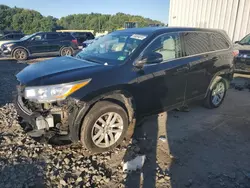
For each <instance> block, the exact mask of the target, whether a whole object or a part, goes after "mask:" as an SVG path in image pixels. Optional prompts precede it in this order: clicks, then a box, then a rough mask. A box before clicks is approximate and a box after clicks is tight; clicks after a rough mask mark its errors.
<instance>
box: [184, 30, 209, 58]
mask: <svg viewBox="0 0 250 188" xmlns="http://www.w3.org/2000/svg"><path fill="white" fill-rule="evenodd" d="M183 39H184V45H185V51H184V55H185V56H190V55H196V54H201V53H206V52H209V51H212V49H211V46H210V41H209V34H208V33H202V32H201V33H196V32H190V33H184V34H183Z"/></svg>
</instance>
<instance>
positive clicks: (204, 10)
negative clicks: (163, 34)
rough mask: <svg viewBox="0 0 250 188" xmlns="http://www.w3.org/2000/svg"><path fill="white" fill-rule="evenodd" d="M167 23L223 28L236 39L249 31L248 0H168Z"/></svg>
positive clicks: (171, 24) (249, 10)
mask: <svg viewBox="0 0 250 188" xmlns="http://www.w3.org/2000/svg"><path fill="white" fill-rule="evenodd" d="M168 23H169V26H183V27H203V28H219V29H223V30H225V31H226V32H227V33H228V35H229V36H230V38H231V39H232V40H233V41H237V40H240V39H242V38H243V37H244V36H245V35H247V34H249V33H250V0H170V9H169V22H168Z"/></svg>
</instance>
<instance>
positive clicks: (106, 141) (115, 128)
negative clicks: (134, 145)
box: [80, 101, 128, 153]
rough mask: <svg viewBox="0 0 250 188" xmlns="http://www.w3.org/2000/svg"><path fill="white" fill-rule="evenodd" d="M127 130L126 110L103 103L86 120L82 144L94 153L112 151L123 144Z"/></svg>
mask: <svg viewBox="0 0 250 188" xmlns="http://www.w3.org/2000/svg"><path fill="white" fill-rule="evenodd" d="M127 129H128V116H127V113H126V112H125V110H124V109H123V108H122V107H121V106H119V105H117V104H115V103H112V102H109V101H101V102H98V103H97V104H95V105H94V107H93V108H92V109H91V110H90V111H89V113H88V114H87V115H86V117H85V118H84V121H83V124H82V128H81V133H80V137H81V143H82V144H83V145H84V146H85V148H86V149H88V150H89V151H90V152H92V153H101V152H106V151H110V150H112V149H114V148H115V147H116V146H118V145H119V144H120V143H121V142H122V140H123V138H124V137H125V135H126V132H127Z"/></svg>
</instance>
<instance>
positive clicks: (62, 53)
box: [60, 47, 73, 56]
mask: <svg viewBox="0 0 250 188" xmlns="http://www.w3.org/2000/svg"><path fill="white" fill-rule="evenodd" d="M66 55H68V56H72V55H73V51H72V49H71V48H70V47H63V48H62V49H61V51H60V56H66Z"/></svg>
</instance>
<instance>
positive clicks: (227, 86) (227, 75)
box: [205, 70, 233, 98]
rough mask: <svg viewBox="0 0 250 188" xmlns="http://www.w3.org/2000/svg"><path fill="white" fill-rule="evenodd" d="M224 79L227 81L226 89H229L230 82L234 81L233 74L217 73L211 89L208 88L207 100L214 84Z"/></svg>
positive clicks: (228, 72) (211, 82) (229, 72)
mask: <svg viewBox="0 0 250 188" xmlns="http://www.w3.org/2000/svg"><path fill="white" fill-rule="evenodd" d="M221 78H223V79H224V80H225V81H226V89H229V86H230V82H231V80H232V79H233V73H232V72H231V71H228V70H224V71H220V72H218V73H216V74H215V75H214V76H213V78H212V79H211V81H210V84H209V87H208V88H207V91H206V95H205V98H206V97H207V95H208V93H209V91H210V90H211V89H212V88H213V86H214V84H216V82H217V81H219V80H220V79H221Z"/></svg>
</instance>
